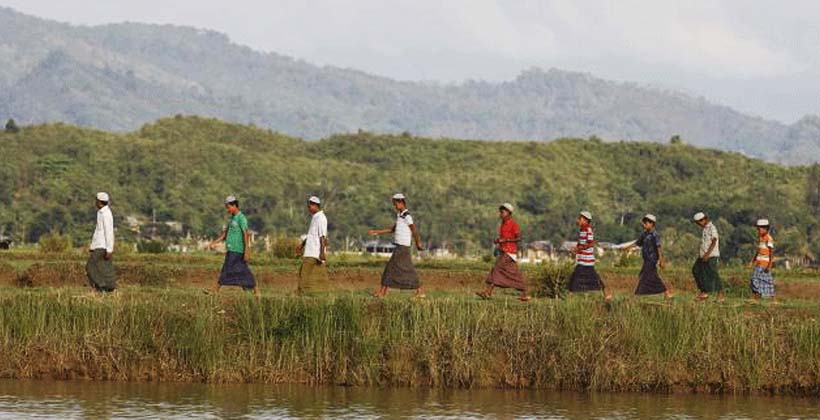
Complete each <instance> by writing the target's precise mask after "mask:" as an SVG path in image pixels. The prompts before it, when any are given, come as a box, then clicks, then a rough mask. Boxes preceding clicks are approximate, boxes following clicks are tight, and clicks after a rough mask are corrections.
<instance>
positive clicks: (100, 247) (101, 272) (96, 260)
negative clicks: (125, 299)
mask: <svg viewBox="0 0 820 420" xmlns="http://www.w3.org/2000/svg"><path fill="white" fill-rule="evenodd" d="M109 201H110V199H109V197H108V194H107V193H104V192H99V193H97V202H96V207H97V227H96V228H95V229H94V234H93V235H92V236H91V246H90V247H89V251H90V253H91V255H90V257H89V258H88V263H87V264H86V265H85V272H86V274H87V275H88V281H89V283H90V284H91V287H93V288H94V290H96V291H98V292H112V291H114V289H116V288H117V282H116V273H115V271H114V264H113V263H112V258H113V255H114V216H113V215H112V214H111V208H110V207H109V206H108V203H109Z"/></svg>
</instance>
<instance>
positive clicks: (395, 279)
mask: <svg viewBox="0 0 820 420" xmlns="http://www.w3.org/2000/svg"><path fill="white" fill-rule="evenodd" d="M393 208H395V209H396V223H394V224H393V227H392V228H390V229H371V230H370V231H369V233H370V234H371V235H373V236H378V235H386V234H389V233H392V234H393V245H395V246H396V247H395V248H394V249H393V254H392V255H391V256H390V261H388V262H387V266H386V267H385V268H384V273H382V284H381V287H380V288H379V289H378V290H377V291H375V292H373V293H372V295H373V297H377V298H382V297H384V296H386V295H387V290H388V289H390V288H395V289H403V290H415V291H416V293H415V294H414V295H413V296H414V297H415V298H423V297H424V291H423V290H422V287H421V281H419V276H418V274H417V273H416V268H415V267H414V266H413V259H412V256H411V254H410V246H411V245H412V241H413V240H415V242H416V249H418V250H419V251H422V250H424V247H422V245H421V237H420V236H419V231H418V230H417V229H416V225H415V223H414V221H413V216H411V215H410V210H407V200H406V198H405V197H404V194H401V193H397V194H395V195H393Z"/></svg>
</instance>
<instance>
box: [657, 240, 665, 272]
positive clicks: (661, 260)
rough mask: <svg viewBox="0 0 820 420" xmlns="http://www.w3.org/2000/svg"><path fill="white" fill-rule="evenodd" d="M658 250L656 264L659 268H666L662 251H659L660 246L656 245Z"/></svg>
mask: <svg viewBox="0 0 820 420" xmlns="http://www.w3.org/2000/svg"><path fill="white" fill-rule="evenodd" d="M656 249H657V250H658V264H659V265H660V267H661V268H666V258H665V257H664V256H663V251H661V244H657V248H656Z"/></svg>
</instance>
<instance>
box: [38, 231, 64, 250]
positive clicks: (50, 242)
mask: <svg viewBox="0 0 820 420" xmlns="http://www.w3.org/2000/svg"><path fill="white" fill-rule="evenodd" d="M38 244H39V246H40V252H44V253H47V254H60V253H65V252H68V251H69V250H70V249H71V237H70V236H68V235H61V234H60V233H59V232H56V231H52V232H51V233H47V234H45V235H42V236H40V241H39V242H38Z"/></svg>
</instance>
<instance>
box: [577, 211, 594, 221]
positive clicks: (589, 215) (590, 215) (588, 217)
mask: <svg viewBox="0 0 820 420" xmlns="http://www.w3.org/2000/svg"><path fill="white" fill-rule="evenodd" d="M578 215H579V216H583V217H584V219H587V220H589V221H592V213H590V212H588V211H586V210H584V211H582V212H580V213H578Z"/></svg>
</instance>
